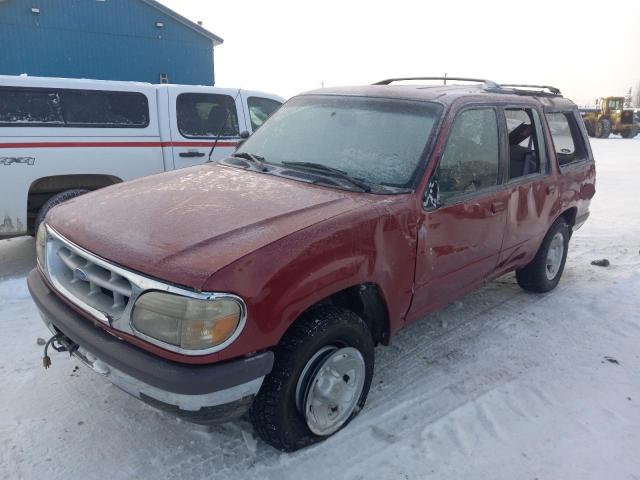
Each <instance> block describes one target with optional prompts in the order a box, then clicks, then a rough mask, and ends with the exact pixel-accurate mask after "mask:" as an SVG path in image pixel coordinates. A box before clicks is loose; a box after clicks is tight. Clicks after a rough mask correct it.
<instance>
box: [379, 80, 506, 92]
mask: <svg viewBox="0 0 640 480" xmlns="http://www.w3.org/2000/svg"><path fill="white" fill-rule="evenodd" d="M404 80H442V81H443V85H446V84H447V80H454V81H462V82H474V83H482V84H483V85H484V87H485V88H487V89H491V90H494V89H499V88H500V85H498V84H497V83H496V82H494V81H492V80H486V79H484V78H465V77H398V78H387V79H386V80H380V81H379V82H376V83H374V84H373V85H389V84H391V83H393V82H401V81H404Z"/></svg>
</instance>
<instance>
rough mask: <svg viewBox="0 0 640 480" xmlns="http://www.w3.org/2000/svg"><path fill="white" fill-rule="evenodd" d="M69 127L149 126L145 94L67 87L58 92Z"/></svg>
mask: <svg viewBox="0 0 640 480" xmlns="http://www.w3.org/2000/svg"><path fill="white" fill-rule="evenodd" d="M61 96H62V107H63V114H64V119H65V122H66V124H67V126H68V127H107V128H109V127H111V128H144V127H146V126H147V125H149V104H148V102H147V97H146V96H145V95H143V94H141V93H135V92H103V91H97V90H96V91H94V90H73V91H71V90H67V91H63V92H61Z"/></svg>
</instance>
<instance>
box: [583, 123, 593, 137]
mask: <svg viewBox="0 0 640 480" xmlns="http://www.w3.org/2000/svg"><path fill="white" fill-rule="evenodd" d="M584 126H585V127H586V128H587V135H589V136H590V137H595V136H596V134H595V132H594V131H593V125H591V123H590V122H584Z"/></svg>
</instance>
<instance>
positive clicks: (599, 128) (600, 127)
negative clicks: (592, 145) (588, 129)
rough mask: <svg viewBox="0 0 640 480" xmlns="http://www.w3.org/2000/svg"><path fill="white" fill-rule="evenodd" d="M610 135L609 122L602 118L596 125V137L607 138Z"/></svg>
mask: <svg viewBox="0 0 640 480" xmlns="http://www.w3.org/2000/svg"><path fill="white" fill-rule="evenodd" d="M609 135H611V120H609V119H607V118H603V119H602V120H600V121H599V122H598V123H597V125H596V137H598V138H609Z"/></svg>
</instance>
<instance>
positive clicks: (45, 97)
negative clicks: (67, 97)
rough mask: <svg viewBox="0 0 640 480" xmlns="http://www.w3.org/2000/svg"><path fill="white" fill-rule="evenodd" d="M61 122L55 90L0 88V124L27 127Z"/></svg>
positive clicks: (60, 112) (60, 111)
mask: <svg viewBox="0 0 640 480" xmlns="http://www.w3.org/2000/svg"><path fill="white" fill-rule="evenodd" d="M63 124H64V120H63V118H62V110H61V108H60V97H59V96H58V93H57V92H55V91H48V90H31V89H22V88H21V89H18V88H16V89H13V88H0V125H2V126H20V127H27V126H37V125H45V126H56V125H58V126H61V125H63Z"/></svg>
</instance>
